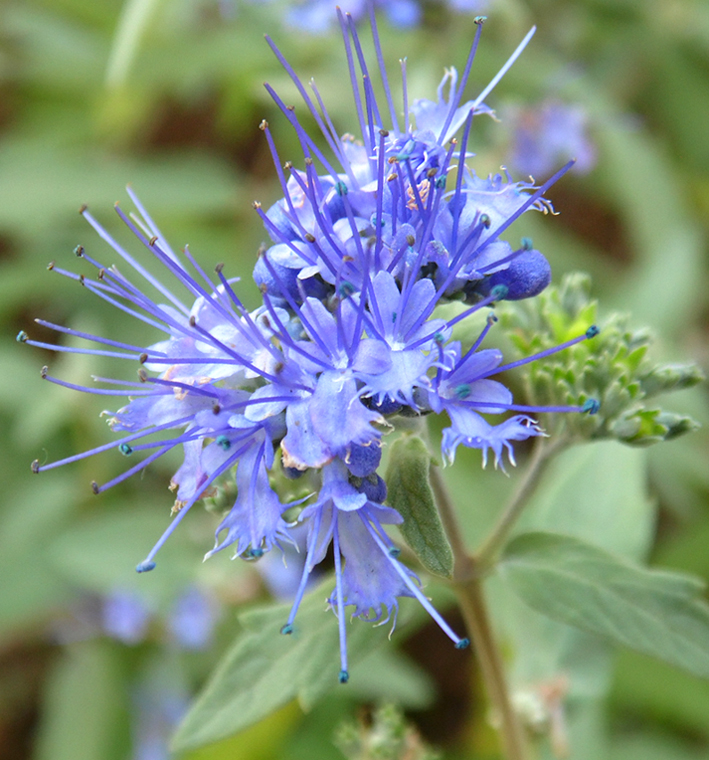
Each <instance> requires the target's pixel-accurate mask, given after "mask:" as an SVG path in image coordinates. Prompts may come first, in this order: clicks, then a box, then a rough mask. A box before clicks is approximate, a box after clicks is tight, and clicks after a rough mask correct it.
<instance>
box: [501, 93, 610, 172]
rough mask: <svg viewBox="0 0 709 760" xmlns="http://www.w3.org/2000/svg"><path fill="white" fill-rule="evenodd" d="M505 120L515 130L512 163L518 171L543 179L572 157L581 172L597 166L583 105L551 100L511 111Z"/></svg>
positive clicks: (510, 162) (513, 132) (577, 169)
mask: <svg viewBox="0 0 709 760" xmlns="http://www.w3.org/2000/svg"><path fill="white" fill-rule="evenodd" d="M505 120H506V121H507V122H508V123H509V126H510V129H511V131H512V149H511V153H510V159H509V164H510V167H511V168H513V169H514V170H515V171H516V172H520V173H521V174H529V175H531V176H532V177H543V176H544V175H546V174H548V173H549V172H550V171H553V169H554V167H555V166H558V165H559V163H562V162H564V161H568V160H569V159H571V158H573V159H575V160H576V167H575V168H576V171H579V172H581V173H585V172H589V171H591V169H593V167H594V166H595V165H596V146H595V144H594V142H593V140H592V139H591V137H590V135H589V122H590V118H589V114H588V112H587V111H586V110H585V109H584V108H583V106H581V105H570V104H568V103H562V102H560V101H558V100H547V101H545V102H543V103H541V104H540V105H538V106H531V107H525V108H513V109H510V110H509V113H508V115H507V118H506V119H505Z"/></svg>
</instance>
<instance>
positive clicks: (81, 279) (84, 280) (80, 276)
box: [79, 274, 86, 285]
mask: <svg viewBox="0 0 709 760" xmlns="http://www.w3.org/2000/svg"><path fill="white" fill-rule="evenodd" d="M79 283H80V284H81V285H86V277H85V276H84V275H83V274H80V275H79Z"/></svg>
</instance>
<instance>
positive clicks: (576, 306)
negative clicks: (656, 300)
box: [497, 273, 704, 446]
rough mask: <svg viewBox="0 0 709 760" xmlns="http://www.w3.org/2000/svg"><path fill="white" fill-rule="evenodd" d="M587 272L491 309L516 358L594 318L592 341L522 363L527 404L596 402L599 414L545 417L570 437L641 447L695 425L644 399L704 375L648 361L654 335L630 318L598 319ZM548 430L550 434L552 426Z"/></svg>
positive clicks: (581, 328) (546, 345) (550, 344)
mask: <svg viewBox="0 0 709 760" xmlns="http://www.w3.org/2000/svg"><path fill="white" fill-rule="evenodd" d="M590 289H591V280H590V277H588V275H585V274H582V273H574V274H571V275H567V276H566V277H565V278H564V279H563V281H562V284H561V286H560V287H553V286H552V287H549V288H547V289H546V290H545V291H544V293H542V294H541V295H539V296H537V297H536V298H532V299H527V300H525V301H519V302H509V303H505V304H501V305H500V307H498V309H497V313H498V316H499V318H500V324H501V326H502V328H503V330H504V331H505V334H506V337H507V338H508V339H509V341H510V342H511V344H512V346H513V351H516V352H517V354H518V355H519V356H520V357H525V356H530V355H532V354H535V353H538V352H540V351H544V350H546V349H549V348H553V347H554V346H556V345H558V344H559V343H563V342H564V341H567V340H570V339H571V338H573V337H575V336H576V335H580V334H583V333H584V331H585V330H586V329H587V328H588V326H589V325H591V324H600V325H601V331H600V334H599V335H597V336H595V337H593V338H592V339H590V340H586V341H583V342H581V343H577V344H576V345H574V346H572V347H571V348H568V349H566V350H564V351H561V352H560V353H558V354H553V355H551V356H548V357H545V358H543V359H540V360H539V361H535V362H532V363H530V364H527V365H525V366H524V368H523V369H521V370H520V372H521V380H522V385H523V391H524V393H525V395H526V396H527V398H526V399H525V401H526V402H527V403H529V404H533V405H562V404H581V405H583V404H584V402H586V401H587V400H588V399H597V400H598V401H600V410H599V413H598V414H595V415H593V416H591V415H571V414H569V415H551V416H550V419H549V420H548V422H549V423H550V424H551V425H553V426H556V427H555V430H554V431H553V432H558V431H559V428H560V427H563V428H564V429H565V430H566V431H567V432H569V433H571V434H572V436H573V437H574V438H583V439H599V438H615V439H617V440H619V441H623V442H624V443H629V444H633V445H638V446H647V445H650V444H652V443H657V442H659V441H666V440H669V439H671V438H676V437H677V436H679V435H682V434H684V433H687V432H689V431H691V430H694V429H695V428H696V427H697V423H696V422H695V421H694V420H692V419H691V418H690V417H686V416H683V415H680V414H675V413H673V412H668V411H664V410H663V409H661V408H659V407H657V406H655V405H654V404H650V405H649V402H651V399H653V398H654V397H656V396H658V395H660V394H662V393H667V392H669V391H674V390H680V389H682V388H689V387H691V386H693V385H696V384H697V383H699V382H701V381H702V380H703V379H704V376H703V374H702V372H701V370H700V369H699V368H698V367H697V366H695V365H677V364H653V363H652V361H651V360H650V359H649V358H648V355H647V353H648V348H649V346H650V343H651V342H652V334H651V332H650V331H649V330H647V329H631V328H630V327H629V326H628V317H627V315H623V314H617V313H615V314H612V315H610V316H609V317H608V318H607V319H606V320H605V321H600V322H599V319H598V314H597V311H598V305H597V303H596V301H594V300H592V299H591V297H590ZM549 432H552V431H551V430H550V431H549Z"/></svg>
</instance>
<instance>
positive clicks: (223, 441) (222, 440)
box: [215, 435, 231, 451]
mask: <svg viewBox="0 0 709 760" xmlns="http://www.w3.org/2000/svg"><path fill="white" fill-rule="evenodd" d="M215 443H216V444H217V446H219V448H220V449H222V450H223V451H229V449H230V448H231V441H230V440H229V439H228V438H227V437H226V436H225V435H220V436H218V437H217V438H216V440H215Z"/></svg>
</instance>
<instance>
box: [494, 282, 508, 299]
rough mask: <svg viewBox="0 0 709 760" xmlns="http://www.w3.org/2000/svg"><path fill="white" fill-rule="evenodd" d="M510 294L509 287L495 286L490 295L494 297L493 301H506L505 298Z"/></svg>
mask: <svg viewBox="0 0 709 760" xmlns="http://www.w3.org/2000/svg"><path fill="white" fill-rule="evenodd" d="M508 292H509V288H508V287H507V285H495V287H494V288H493V289H492V290H491V291H490V295H491V296H492V299H493V301H504V300H505V298H507V293H508Z"/></svg>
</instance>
